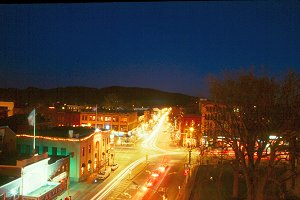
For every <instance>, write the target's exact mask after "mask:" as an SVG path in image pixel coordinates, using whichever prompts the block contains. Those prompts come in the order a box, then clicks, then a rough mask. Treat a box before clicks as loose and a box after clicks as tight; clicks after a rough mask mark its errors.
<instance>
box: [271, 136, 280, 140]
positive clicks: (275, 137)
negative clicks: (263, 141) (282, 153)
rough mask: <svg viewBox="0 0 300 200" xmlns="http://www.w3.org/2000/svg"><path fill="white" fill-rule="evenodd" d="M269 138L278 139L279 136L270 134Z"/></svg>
mask: <svg viewBox="0 0 300 200" xmlns="http://www.w3.org/2000/svg"><path fill="white" fill-rule="evenodd" d="M269 139H270V140H276V139H278V137H277V136H276V135H270V136H269Z"/></svg>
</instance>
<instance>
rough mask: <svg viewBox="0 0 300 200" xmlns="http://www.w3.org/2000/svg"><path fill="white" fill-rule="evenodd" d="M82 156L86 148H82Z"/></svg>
mask: <svg viewBox="0 0 300 200" xmlns="http://www.w3.org/2000/svg"><path fill="white" fill-rule="evenodd" d="M82 156H84V147H83V148H82Z"/></svg>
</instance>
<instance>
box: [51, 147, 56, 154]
mask: <svg viewBox="0 0 300 200" xmlns="http://www.w3.org/2000/svg"><path fill="white" fill-rule="evenodd" d="M52 155H53V156H56V155H57V147H52Z"/></svg>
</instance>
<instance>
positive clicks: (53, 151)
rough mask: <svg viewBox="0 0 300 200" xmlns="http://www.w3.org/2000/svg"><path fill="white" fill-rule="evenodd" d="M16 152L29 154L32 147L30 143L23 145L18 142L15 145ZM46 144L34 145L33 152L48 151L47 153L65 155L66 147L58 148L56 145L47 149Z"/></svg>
mask: <svg viewBox="0 0 300 200" xmlns="http://www.w3.org/2000/svg"><path fill="white" fill-rule="evenodd" d="M17 149H18V152H20V153H23V154H31V153H32V151H33V149H32V145H29V144H27V145H24V144H18V145H17ZM49 150H50V149H49V147H48V146H36V147H35V153H38V154H42V153H46V152H47V153H48V154H49V155H53V156H56V155H61V156H66V155H67V149H66V148H60V149H58V148H57V147H51V151H49Z"/></svg>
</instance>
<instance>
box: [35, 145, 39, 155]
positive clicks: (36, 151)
mask: <svg viewBox="0 0 300 200" xmlns="http://www.w3.org/2000/svg"><path fill="white" fill-rule="evenodd" d="M35 153H37V154H38V153H40V147H39V146H35Z"/></svg>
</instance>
